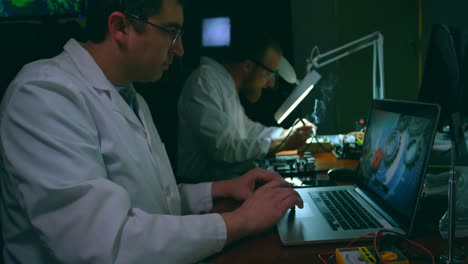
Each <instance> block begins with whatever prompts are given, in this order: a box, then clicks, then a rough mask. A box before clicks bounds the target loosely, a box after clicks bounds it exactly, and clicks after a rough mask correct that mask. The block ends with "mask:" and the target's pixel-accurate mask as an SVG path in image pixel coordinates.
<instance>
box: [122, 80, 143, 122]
mask: <svg viewBox="0 0 468 264" xmlns="http://www.w3.org/2000/svg"><path fill="white" fill-rule="evenodd" d="M119 93H120V95H121V96H122V97H123V99H124V100H125V102H127V104H128V105H129V106H130V108H131V109H132V110H133V112H134V113H135V115H136V116H137V118H138V119H140V116H139V115H138V102H137V100H136V92H135V90H134V89H132V88H130V87H125V88H123V89H120V91H119ZM140 121H141V120H140Z"/></svg>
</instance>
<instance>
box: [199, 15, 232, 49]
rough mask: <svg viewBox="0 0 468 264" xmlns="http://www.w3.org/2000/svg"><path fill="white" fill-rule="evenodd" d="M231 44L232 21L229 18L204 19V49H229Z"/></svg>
mask: <svg viewBox="0 0 468 264" xmlns="http://www.w3.org/2000/svg"><path fill="white" fill-rule="evenodd" d="M230 44H231V20H230V18H229V17H227V16H226V17H207V18H203V19H202V47H228V46H229V45H230Z"/></svg>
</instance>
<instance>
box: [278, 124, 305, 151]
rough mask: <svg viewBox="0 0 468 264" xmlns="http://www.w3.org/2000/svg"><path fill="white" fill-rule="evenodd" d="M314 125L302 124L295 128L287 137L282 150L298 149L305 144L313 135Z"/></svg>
mask: <svg viewBox="0 0 468 264" xmlns="http://www.w3.org/2000/svg"><path fill="white" fill-rule="evenodd" d="M312 131H313V127H312V126H301V127H298V128H295V129H293V131H292V132H291V134H290V135H289V137H288V138H286V140H285V142H284V144H283V146H282V147H280V150H291V149H298V148H301V147H302V146H304V144H305V143H306V140H307V139H308V138H310V136H311V135H312Z"/></svg>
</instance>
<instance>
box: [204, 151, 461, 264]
mask: <svg viewBox="0 0 468 264" xmlns="http://www.w3.org/2000/svg"><path fill="white" fill-rule="evenodd" d="M314 157H315V158H316V168H317V170H321V171H322V170H327V169H330V168H333V167H346V168H355V167H356V165H357V161H356V160H342V159H336V158H335V156H334V155H333V154H332V153H330V152H324V153H317V154H315V155H314ZM237 206H239V203H238V202H235V201H232V200H222V201H219V202H217V203H216V204H215V207H214V211H215V212H226V211H231V210H233V209H235V208H236V207H237ZM414 240H415V241H417V242H419V243H422V244H423V245H424V246H426V247H427V248H428V249H429V250H431V252H432V253H433V254H435V255H440V254H442V253H443V252H444V251H446V250H447V249H448V242H447V240H442V239H441V238H440V236H439V235H438V233H437V232H435V233H427V234H420V235H418V236H417V238H416V239H414ZM463 243H464V245H465V247H467V248H468V239H464V241H463ZM344 246H346V243H335V244H319V245H305V246H293V247H286V246H283V245H282V244H281V241H280V239H279V236H278V232H277V230H276V227H274V228H272V229H270V230H269V231H267V232H265V233H263V234H261V235H257V236H254V237H249V238H245V239H243V240H240V241H237V242H235V243H234V244H231V245H229V246H227V247H226V248H225V249H223V250H222V251H221V252H219V253H218V254H216V255H214V256H211V257H210V258H208V259H206V261H207V262H209V263H215V264H216V263H307V264H311V263H318V264H319V263H322V262H321V261H320V259H319V257H318V254H320V253H321V254H324V253H327V252H333V251H334V250H335V249H336V248H339V247H344ZM464 263H468V259H467V262H464Z"/></svg>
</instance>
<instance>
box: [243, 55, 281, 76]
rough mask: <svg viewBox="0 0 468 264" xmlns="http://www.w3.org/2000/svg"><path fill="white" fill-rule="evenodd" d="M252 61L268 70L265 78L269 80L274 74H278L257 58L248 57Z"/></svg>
mask: <svg viewBox="0 0 468 264" xmlns="http://www.w3.org/2000/svg"><path fill="white" fill-rule="evenodd" d="M250 60H251V61H252V62H253V63H255V64H257V65H258V66H260V68H262V69H264V70H266V71H267V72H268V76H267V80H270V79H271V78H273V77H275V76H276V74H278V72H277V71H275V70H273V69H271V68H270V67H268V66H266V65H265V64H263V63H261V62H259V61H258V60H255V59H250Z"/></svg>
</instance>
